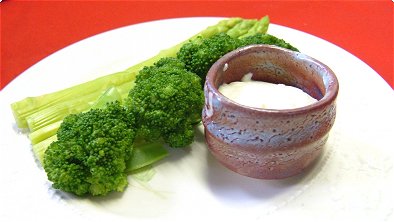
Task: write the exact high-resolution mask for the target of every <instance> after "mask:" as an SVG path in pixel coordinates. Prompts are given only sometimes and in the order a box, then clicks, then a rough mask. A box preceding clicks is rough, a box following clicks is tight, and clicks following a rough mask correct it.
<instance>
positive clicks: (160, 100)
mask: <svg viewBox="0 0 394 222" xmlns="http://www.w3.org/2000/svg"><path fill="white" fill-rule="evenodd" d="M200 82H201V79H200V78H199V77H198V76H197V75H196V74H194V73H192V72H189V71H187V70H186V69H185V64H184V63H183V62H181V61H180V60H178V59H176V58H171V57H169V58H163V59H161V60H159V61H158V62H157V63H155V64H154V65H153V66H149V67H144V68H143V69H142V70H141V71H140V73H139V74H138V75H137V78H136V82H135V83H136V85H135V87H134V88H133V89H132V90H131V91H130V93H129V97H128V98H127V99H126V102H125V104H126V106H127V107H128V109H129V110H132V111H133V112H134V114H135V117H136V125H137V129H138V130H137V136H138V138H143V139H145V140H148V141H158V140H161V139H163V140H164V142H165V143H167V144H168V145H169V146H171V147H184V146H187V145H189V144H191V143H192V141H193V139H194V130H193V125H195V124H196V123H197V122H199V121H200V120H201V110H202V107H203V104H204V93H203V90H202V88H201V84H200Z"/></svg>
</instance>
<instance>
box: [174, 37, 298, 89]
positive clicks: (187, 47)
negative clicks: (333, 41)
mask: <svg viewBox="0 0 394 222" xmlns="http://www.w3.org/2000/svg"><path fill="white" fill-rule="evenodd" d="M253 44H269V45H276V46H280V47H282V48H287V49H290V50H293V51H298V49H297V48H295V47H293V46H292V45H290V44H289V43H287V42H285V41H284V40H283V39H279V38H277V37H275V36H272V35H269V34H261V33H257V34H252V33H249V35H243V36H242V37H241V38H240V37H234V36H232V35H231V33H219V34H216V35H213V36H212V37H210V38H202V37H199V38H196V39H194V40H193V41H190V42H188V43H186V44H184V45H183V46H182V47H181V49H180V50H179V52H178V53H177V57H178V58H179V59H180V60H181V61H183V62H184V63H185V64H186V68H187V69H188V70H190V71H192V72H194V73H196V74H197V75H199V76H200V77H201V79H202V84H204V81H205V76H206V75H207V72H208V70H209V68H210V67H211V66H212V64H213V63H215V62H216V60H218V59H219V58H220V57H222V56H223V55H225V54H226V53H228V52H230V51H233V50H235V49H237V48H240V47H243V46H248V45H253Z"/></svg>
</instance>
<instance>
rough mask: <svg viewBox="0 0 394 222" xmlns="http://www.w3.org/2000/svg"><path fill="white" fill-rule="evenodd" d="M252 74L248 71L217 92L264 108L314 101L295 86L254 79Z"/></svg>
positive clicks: (278, 107) (290, 105)
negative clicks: (236, 80)
mask: <svg viewBox="0 0 394 222" xmlns="http://www.w3.org/2000/svg"><path fill="white" fill-rule="evenodd" d="M252 75H253V74H252V73H248V74H246V75H245V76H244V77H243V78H242V80H241V81H240V82H231V83H229V84H223V85H221V86H220V87H219V92H220V93H222V94H223V95H224V96H226V97H227V98H229V99H231V100H233V101H235V102H237V103H239V104H242V105H245V106H250V107H256V108H265V109H292V108H298V107H303V106H306V105H309V104H312V103H314V102H316V99H314V98H313V97H311V96H310V95H308V94H307V93H305V92H304V91H302V90H300V89H298V88H296V87H292V86H286V85H283V84H272V83H267V82H262V81H254V80H252Z"/></svg>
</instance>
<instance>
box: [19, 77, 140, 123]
mask: <svg viewBox="0 0 394 222" xmlns="http://www.w3.org/2000/svg"><path fill="white" fill-rule="evenodd" d="M135 76H136V73H132V72H130V71H127V70H126V71H123V72H117V73H113V74H110V75H107V76H103V77H100V78H97V79H95V80H92V81H89V82H85V83H82V84H79V85H76V86H72V87H70V88H67V89H63V90H60V91H56V92H53V93H48V94H44V95H41V96H36V97H27V98H25V99H23V100H20V101H18V102H15V103H13V104H11V109H12V112H13V114H14V118H15V121H16V123H17V126H18V127H19V128H28V122H27V120H28V118H29V117H31V116H34V115H35V114H36V113H38V112H40V111H42V110H45V109H47V108H51V107H54V106H56V105H58V104H63V105H64V106H71V105H72V104H73V101H77V102H78V101H79V102H83V101H81V99H79V98H82V97H84V98H85V99H86V101H85V103H89V102H94V101H95V100H96V99H97V98H98V97H99V96H100V95H101V94H102V92H103V91H105V90H106V89H107V88H109V87H111V86H118V85H122V84H124V83H126V82H130V81H133V80H134V79H135ZM85 96H86V97H85ZM58 109H61V108H58ZM37 115H39V114H37ZM43 118H45V115H44V117H43ZM52 122H55V121H50V123H52Z"/></svg>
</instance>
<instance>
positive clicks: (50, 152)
mask: <svg viewBox="0 0 394 222" xmlns="http://www.w3.org/2000/svg"><path fill="white" fill-rule="evenodd" d="M134 125H135V118H134V116H133V114H132V113H131V112H128V111H127V110H126V109H125V108H124V107H122V106H121V105H120V104H119V102H112V103H108V104H107V106H106V107H105V108H103V109H91V110H89V111H88V112H84V113H79V114H71V115H68V116H67V117H66V118H65V119H64V121H63V122H62V124H61V125H60V128H59V130H58V131H57V141H55V142H52V143H51V144H50V145H49V147H48V148H47V150H46V151H45V153H44V161H43V167H44V170H45V171H46V173H47V176H48V179H49V180H50V181H52V182H53V187H54V188H56V189H61V190H63V191H66V192H72V193H75V194H77V195H84V194H92V195H104V194H107V193H108V192H110V191H123V190H124V188H125V187H126V186H127V184H128V183H127V174H126V172H125V170H126V163H127V160H128V159H129V158H130V157H131V153H132V149H133V142H134V138H135V130H134V129H135V126H134Z"/></svg>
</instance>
